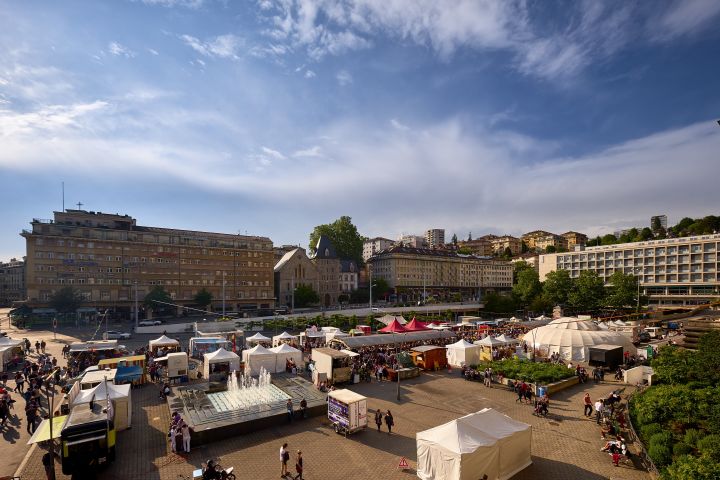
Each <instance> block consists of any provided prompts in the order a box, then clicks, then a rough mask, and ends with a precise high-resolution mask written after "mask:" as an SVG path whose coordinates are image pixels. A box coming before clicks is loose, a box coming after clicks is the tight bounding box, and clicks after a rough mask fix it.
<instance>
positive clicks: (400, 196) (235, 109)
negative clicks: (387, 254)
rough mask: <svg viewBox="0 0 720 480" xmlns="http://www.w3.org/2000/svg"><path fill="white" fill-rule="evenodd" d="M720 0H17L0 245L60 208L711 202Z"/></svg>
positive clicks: (156, 220)
mask: <svg viewBox="0 0 720 480" xmlns="http://www.w3.org/2000/svg"><path fill="white" fill-rule="evenodd" d="M719 26H720V2H717V1H715V0H682V1H656V2H624V1H622V2H595V1H586V2H582V1H577V2H574V1H573V2H571V1H565V2H555V3H553V2H545V1H542V2H541V1H527V2H514V1H510V0H507V1H506V0H478V1H462V0H457V1H447V2H437V1H430V0H355V1H352V2H350V1H341V0H340V1H332V0H319V1H311V0H297V1H296V0H278V1H272V0H260V1H257V2H251V1H247V2H246V1H233V0H225V1H219V0H136V1H132V0H114V1H110V0H107V1H99V0H95V1H89V0H86V1H72V0H66V1H63V2H55V1H34V2H27V1H22V0H17V1H13V0H9V1H4V2H3V3H2V4H0V179H1V180H2V188H1V189H0V213H2V225H3V231H2V235H1V236H0V259H3V260H6V259H8V258H9V257H11V256H22V254H23V252H24V242H23V239H22V238H21V237H20V236H19V235H18V233H19V232H20V231H21V230H22V229H23V228H27V227H28V222H29V221H30V220H31V219H32V218H51V217H52V211H53V210H59V209H60V208H61V188H60V182H61V181H64V182H65V198H66V207H71V206H72V205H73V204H76V203H77V202H82V203H83V204H84V206H83V208H86V209H89V210H95V211H103V212H112V213H115V212H118V213H127V214H129V215H132V216H134V217H135V218H137V220H138V223H140V224H143V225H156V226H167V227H177V228H185V229H196V230H210V231H221V232H228V233H236V232H240V233H245V232H246V231H247V232H248V233H251V234H258V235H266V236H269V237H270V238H271V239H272V240H273V241H274V242H275V243H276V244H285V243H294V244H297V243H300V244H302V245H305V244H306V243H307V238H308V234H309V233H310V231H311V230H312V227H313V226H314V225H317V224H319V223H326V222H329V221H332V220H334V219H335V218H337V217H338V216H340V215H350V216H352V217H353V220H354V222H355V223H356V225H358V227H359V229H360V231H361V233H363V234H365V235H367V236H375V235H382V236H387V237H391V238H395V237H397V236H398V235H399V234H401V233H420V232H422V231H424V230H425V229H427V228H445V229H446V231H447V235H448V236H450V235H451V234H452V233H453V232H457V234H458V236H460V237H464V236H466V235H467V233H468V232H469V231H472V232H473V235H474V236H478V235H480V234H483V233H491V232H492V233H511V234H520V233H522V232H524V231H529V230H534V229H537V228H544V229H549V230H551V231H557V232H558V233H561V232H562V231H566V230H568V229H574V230H579V231H583V232H587V233H589V234H596V233H602V232H606V231H612V230H613V229H616V228H618V227H623V226H631V225H638V224H639V225H645V224H647V223H648V222H649V217H650V215H654V214H660V213H666V214H668V215H669V217H670V222H671V223H673V222H676V221H677V220H679V218H680V217H682V216H686V215H687V216H701V215H707V214H718V205H720V189H718V188H717V178H718V177H719V176H720V153H719V152H720V126H718V125H717V124H716V123H715V120H716V119H717V118H718V117H720V95H719V91H718V82H717V78H719V77H720V56H719V55H718V54H717V45H718V44H719V42H720V28H718V27H719Z"/></svg>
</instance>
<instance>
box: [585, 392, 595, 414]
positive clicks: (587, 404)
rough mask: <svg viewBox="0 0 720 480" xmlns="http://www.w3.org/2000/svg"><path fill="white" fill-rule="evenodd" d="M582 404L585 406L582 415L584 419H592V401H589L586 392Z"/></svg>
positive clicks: (588, 395)
mask: <svg viewBox="0 0 720 480" xmlns="http://www.w3.org/2000/svg"><path fill="white" fill-rule="evenodd" d="M583 402H584V404H585V410H584V411H583V415H585V416H586V417H592V412H593V404H592V400H590V394H589V393H588V392H585V398H584V399H583Z"/></svg>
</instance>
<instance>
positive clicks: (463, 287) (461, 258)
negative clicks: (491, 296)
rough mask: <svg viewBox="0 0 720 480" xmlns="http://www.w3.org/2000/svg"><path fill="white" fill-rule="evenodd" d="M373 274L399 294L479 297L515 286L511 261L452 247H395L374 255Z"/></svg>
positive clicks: (371, 265) (370, 263)
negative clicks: (458, 252)
mask: <svg viewBox="0 0 720 480" xmlns="http://www.w3.org/2000/svg"><path fill="white" fill-rule="evenodd" d="M369 265H370V267H371V269H372V274H373V277H374V278H375V277H379V278H383V279H384V280H385V281H386V282H387V283H388V285H389V286H390V287H391V288H393V289H395V292H396V293H398V294H409V295H410V296H413V297H416V298H417V297H418V294H419V293H420V292H421V291H422V290H423V289H424V290H426V291H427V292H428V294H429V295H443V294H448V293H454V292H460V293H462V294H463V296H464V297H465V298H478V297H479V296H480V294H481V293H484V292H485V291H497V290H508V289H510V288H512V276H513V270H512V265H511V263H510V262H505V261H501V260H494V259H490V258H487V257H478V256H475V255H460V254H457V253H455V252H451V251H448V250H431V249H424V248H412V247H405V246H395V247H392V248H391V249H389V250H386V251H385V252H382V253H381V254H379V255H376V256H375V257H373V258H371V259H370V261H369Z"/></svg>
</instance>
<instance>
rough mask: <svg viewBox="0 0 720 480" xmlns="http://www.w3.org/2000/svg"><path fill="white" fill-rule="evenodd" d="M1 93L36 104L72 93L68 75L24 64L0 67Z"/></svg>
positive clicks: (56, 69)
mask: <svg viewBox="0 0 720 480" xmlns="http://www.w3.org/2000/svg"><path fill="white" fill-rule="evenodd" d="M0 78H2V79H3V85H2V86H3V91H4V93H5V94H6V96H7V97H8V98H11V99H12V98H19V99H22V100H29V101H33V102H38V103H44V102H45V101H46V100H49V99H54V98H56V97H58V96H68V95H70V94H71V92H72V91H73V85H72V83H71V82H70V78H69V75H68V74H67V73H66V72H64V71H62V70H60V69H58V68H55V67H35V66H30V65H24V64H14V65H12V64H10V65H6V66H4V65H0Z"/></svg>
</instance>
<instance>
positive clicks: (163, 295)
mask: <svg viewBox="0 0 720 480" xmlns="http://www.w3.org/2000/svg"><path fill="white" fill-rule="evenodd" d="M171 301H172V297H171V296H170V294H169V293H168V292H167V290H165V288H164V287H163V286H162V285H156V286H154V287H153V288H152V290H150V291H149V292H148V294H147V295H145V299H144V300H143V304H144V305H145V306H146V307H147V308H149V309H150V310H152V311H153V312H157V311H159V310H164V309H166V308H167V307H168V305H165V303H170V302H171ZM160 302H163V303H160Z"/></svg>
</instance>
